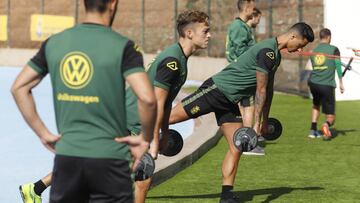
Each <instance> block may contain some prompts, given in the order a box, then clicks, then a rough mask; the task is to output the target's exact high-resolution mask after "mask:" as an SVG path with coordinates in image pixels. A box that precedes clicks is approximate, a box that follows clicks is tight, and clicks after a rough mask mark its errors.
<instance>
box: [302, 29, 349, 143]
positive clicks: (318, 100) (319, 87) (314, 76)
mask: <svg viewBox="0 0 360 203" xmlns="http://www.w3.org/2000/svg"><path fill="white" fill-rule="evenodd" d="M330 42H331V31H330V30H329V29H327V28H324V29H322V30H320V44H319V45H318V46H317V47H316V48H315V49H314V50H313V52H314V53H315V55H314V56H311V63H312V67H313V70H312V72H311V75H310V78H309V81H308V84H309V87H310V91H311V94H312V96H313V107H312V114H311V128H310V133H309V137H310V138H316V137H321V136H320V134H319V133H318V131H317V122H318V120H319V116H320V106H322V112H323V113H324V114H325V115H326V121H325V123H323V124H322V126H321V131H322V133H323V138H324V140H329V139H331V132H330V130H329V127H331V126H332V125H333V124H334V122H335V88H336V82H335V71H336V72H337V75H338V78H339V83H340V92H341V93H343V92H344V91H345V89H344V84H343V81H342V71H341V61H340V58H337V59H333V58H331V59H330V58H328V57H327V55H336V56H340V51H339V49H338V48H337V47H336V46H333V45H330Z"/></svg>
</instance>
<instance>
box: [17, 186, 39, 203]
mask: <svg viewBox="0 0 360 203" xmlns="http://www.w3.org/2000/svg"><path fill="white" fill-rule="evenodd" d="M19 190H20V194H21V198H22V200H23V202H24V203H41V197H40V196H39V195H37V194H36V193H35V191H34V184H33V183H27V184H24V185H20V187H19Z"/></svg>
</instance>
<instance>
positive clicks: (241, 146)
mask: <svg viewBox="0 0 360 203" xmlns="http://www.w3.org/2000/svg"><path fill="white" fill-rule="evenodd" d="M233 141H234V145H235V147H236V148H237V149H238V150H239V151H241V152H248V151H251V150H253V149H254V148H255V147H256V145H257V135H256V132H255V130H254V129H252V128H248V127H243V128H239V129H237V130H236V131H235V133H234V136H233Z"/></svg>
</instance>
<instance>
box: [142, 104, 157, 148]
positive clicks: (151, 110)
mask: <svg viewBox="0 0 360 203" xmlns="http://www.w3.org/2000/svg"><path fill="white" fill-rule="evenodd" d="M156 109H157V107H156V101H155V100H152V99H149V100H140V99H139V100H138V110H139V116H140V122H141V124H142V130H141V131H142V132H143V135H144V139H145V140H146V141H147V142H149V143H150V142H151V141H152V139H153V133H154V126H155V122H156Z"/></svg>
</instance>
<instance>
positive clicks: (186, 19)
mask: <svg viewBox="0 0 360 203" xmlns="http://www.w3.org/2000/svg"><path fill="white" fill-rule="evenodd" d="M176 23H177V30H178V33H179V36H180V37H185V30H184V28H185V27H186V26H188V25H190V24H192V23H205V24H206V25H209V16H208V15H207V14H206V13H204V12H202V11H193V10H187V11H184V12H182V13H181V14H180V15H179V16H178V18H177V20H176Z"/></svg>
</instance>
